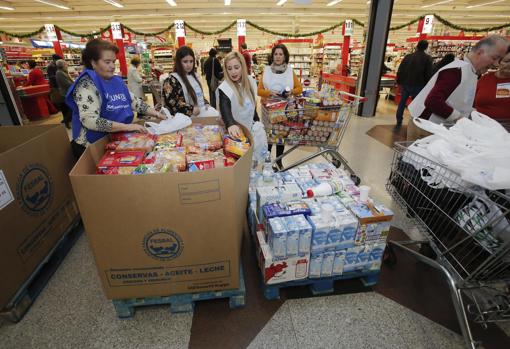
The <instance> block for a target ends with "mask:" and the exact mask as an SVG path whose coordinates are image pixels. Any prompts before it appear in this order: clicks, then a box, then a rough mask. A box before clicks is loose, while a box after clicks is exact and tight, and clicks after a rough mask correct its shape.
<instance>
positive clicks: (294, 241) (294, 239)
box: [282, 216, 299, 258]
mask: <svg viewBox="0 0 510 349" xmlns="http://www.w3.org/2000/svg"><path fill="white" fill-rule="evenodd" d="M282 221H283V222H284V223H285V226H286V228H287V257H289V258H290V257H295V256H297V254H298V249H299V226H298V225H297V223H296V221H295V219H294V216H288V217H283V218H282Z"/></svg>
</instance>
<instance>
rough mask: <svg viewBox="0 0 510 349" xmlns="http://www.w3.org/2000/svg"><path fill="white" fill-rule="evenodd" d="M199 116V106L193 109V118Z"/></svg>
mask: <svg viewBox="0 0 510 349" xmlns="http://www.w3.org/2000/svg"><path fill="white" fill-rule="evenodd" d="M198 114H200V108H199V107H197V106H194V107H193V116H197V115H198Z"/></svg>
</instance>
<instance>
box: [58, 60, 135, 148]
mask: <svg viewBox="0 0 510 349" xmlns="http://www.w3.org/2000/svg"><path fill="white" fill-rule="evenodd" d="M84 75H88V76H89V77H90V78H91V79H92V81H93V82H94V85H95V86H96V88H97V90H98V91H99V95H100V96H101V112H100V113H101V114H100V116H101V117H102V118H105V119H108V120H110V121H116V122H120V123H123V124H130V123H131V122H133V110H132V109H131V96H130V95H129V90H128V88H127V86H126V84H125V83H124V81H123V80H122V78H121V77H120V76H113V77H112V78H111V79H110V80H104V79H102V78H101V77H100V76H99V75H97V74H96V72H95V71H93V70H91V69H85V70H84V71H83V73H81V75H80V76H79V77H78V79H76V81H75V82H74V83H73V84H72V85H71V87H70V88H69V91H68V92H67V95H66V104H67V105H68V106H69V107H70V108H71V110H72V112H73V119H72V125H73V139H76V138H78V136H79V135H80V131H81V128H82V127H83V125H82V124H81V121H80V113H79V110H78V105H77V104H76V103H75V101H74V99H73V92H74V89H75V88H76V84H77V83H78V81H79V80H80V79H81V78H82V76H84ZM105 135H106V132H98V131H93V130H87V141H88V142H89V143H94V142H95V141H97V140H98V139H100V138H102V137H104V136H105Z"/></svg>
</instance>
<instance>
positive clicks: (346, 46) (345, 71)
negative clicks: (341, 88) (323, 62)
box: [341, 20, 352, 76]
mask: <svg viewBox="0 0 510 349" xmlns="http://www.w3.org/2000/svg"><path fill="white" fill-rule="evenodd" d="M342 35H343V36H344V42H343V44H342V71H341V74H342V76H348V75H349V51H350V46H351V35H352V21H351V20H346V21H345V22H344V24H343V25H342Z"/></svg>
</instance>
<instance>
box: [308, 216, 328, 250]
mask: <svg viewBox="0 0 510 349" xmlns="http://www.w3.org/2000/svg"><path fill="white" fill-rule="evenodd" d="M308 219H309V222H310V225H311V226H312V228H313V232H312V244H311V247H310V251H311V252H312V253H319V252H324V251H325V250H326V244H327V240H328V234H329V231H330V230H331V226H332V223H333V222H331V221H326V220H325V219H324V217H323V216H310V217H308Z"/></svg>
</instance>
